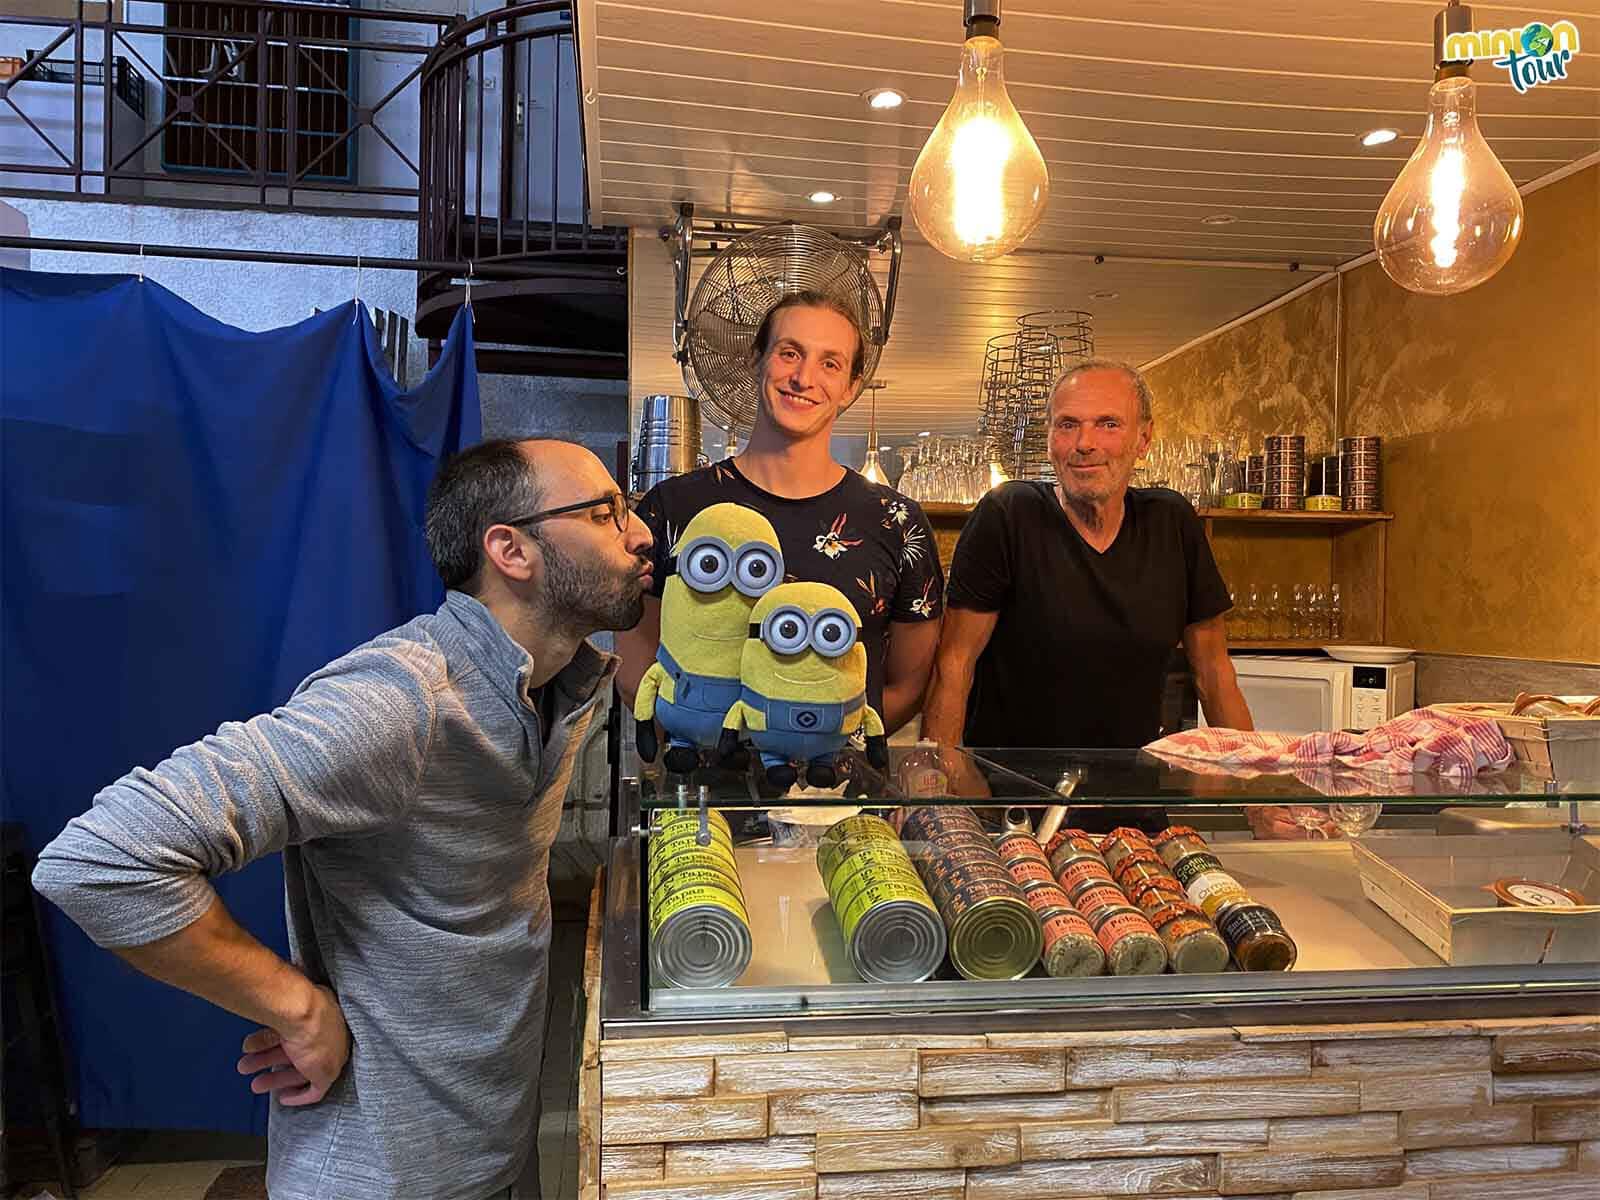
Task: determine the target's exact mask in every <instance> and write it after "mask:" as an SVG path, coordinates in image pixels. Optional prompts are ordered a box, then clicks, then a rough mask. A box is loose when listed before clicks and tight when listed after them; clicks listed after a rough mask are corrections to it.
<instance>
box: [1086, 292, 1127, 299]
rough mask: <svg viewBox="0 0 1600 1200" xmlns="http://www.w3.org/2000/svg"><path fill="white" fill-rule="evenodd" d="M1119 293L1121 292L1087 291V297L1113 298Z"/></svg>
mask: <svg viewBox="0 0 1600 1200" xmlns="http://www.w3.org/2000/svg"><path fill="white" fill-rule="evenodd" d="M1120 294H1121V293H1120V292H1090V293H1089V299H1091V300H1115V299H1116V298H1117V297H1118V296H1119V295H1120Z"/></svg>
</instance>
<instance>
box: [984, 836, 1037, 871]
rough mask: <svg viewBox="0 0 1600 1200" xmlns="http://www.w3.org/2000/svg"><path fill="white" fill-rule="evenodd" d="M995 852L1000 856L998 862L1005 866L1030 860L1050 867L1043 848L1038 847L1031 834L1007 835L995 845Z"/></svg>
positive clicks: (1035, 839)
mask: <svg viewBox="0 0 1600 1200" xmlns="http://www.w3.org/2000/svg"><path fill="white" fill-rule="evenodd" d="M995 850H996V851H997V852H998V853H999V855H1000V861H1001V862H1004V863H1007V864H1010V863H1012V862H1015V861H1017V860H1018V859H1030V860H1032V861H1035V862H1041V863H1043V864H1044V865H1045V866H1046V867H1049V865H1050V859H1049V858H1048V857H1047V856H1046V854H1045V852H1044V847H1042V846H1041V845H1039V841H1038V839H1037V838H1035V837H1034V836H1033V835H1032V834H1031V833H1008V834H1007V835H1006V836H1005V837H1003V838H1001V839H1000V840H999V841H998V842H996V843H995Z"/></svg>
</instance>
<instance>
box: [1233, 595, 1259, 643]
mask: <svg viewBox="0 0 1600 1200" xmlns="http://www.w3.org/2000/svg"><path fill="white" fill-rule="evenodd" d="M1239 636H1240V637H1241V638H1243V639H1244V640H1245V641H1247V642H1258V641H1260V640H1261V637H1262V633H1261V589H1260V588H1259V587H1257V586H1256V585H1255V584H1253V583H1252V584H1251V585H1250V587H1249V589H1248V590H1247V591H1246V593H1245V598H1244V612H1243V614H1241V616H1240V620H1239Z"/></svg>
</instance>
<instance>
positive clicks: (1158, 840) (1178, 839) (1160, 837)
mask: <svg viewBox="0 0 1600 1200" xmlns="http://www.w3.org/2000/svg"><path fill="white" fill-rule="evenodd" d="M1150 845H1151V846H1152V847H1153V848H1154V849H1155V850H1156V851H1157V852H1158V853H1159V854H1160V855H1161V857H1162V858H1164V859H1166V861H1167V863H1168V864H1169V865H1170V864H1171V862H1172V857H1173V855H1177V857H1179V858H1181V857H1183V855H1182V854H1177V849H1176V848H1177V847H1181V848H1182V850H1183V853H1184V854H1188V853H1191V852H1193V851H1195V850H1204V849H1206V840H1205V838H1203V837H1201V836H1200V832H1199V830H1197V829H1193V828H1191V827H1190V826H1188V825H1168V826H1167V827H1166V828H1165V829H1163V830H1162V831H1161V832H1160V833H1158V834H1156V836H1155V837H1153V838H1152V839H1150ZM1169 846H1172V847H1175V849H1172V850H1169V849H1168V848H1167V847H1169Z"/></svg>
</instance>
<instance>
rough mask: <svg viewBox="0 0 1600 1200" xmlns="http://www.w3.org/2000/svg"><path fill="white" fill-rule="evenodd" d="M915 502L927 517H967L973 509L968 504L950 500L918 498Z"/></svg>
mask: <svg viewBox="0 0 1600 1200" xmlns="http://www.w3.org/2000/svg"><path fill="white" fill-rule="evenodd" d="M917 503H918V504H919V505H920V506H921V507H922V511H923V513H924V514H925V515H926V516H928V517H968V516H971V515H972V509H973V506H972V505H970V504H957V503H955V502H954V501H952V500H919V501H917Z"/></svg>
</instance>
